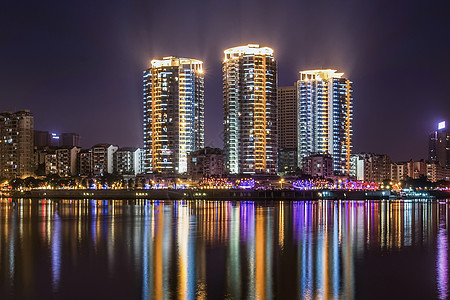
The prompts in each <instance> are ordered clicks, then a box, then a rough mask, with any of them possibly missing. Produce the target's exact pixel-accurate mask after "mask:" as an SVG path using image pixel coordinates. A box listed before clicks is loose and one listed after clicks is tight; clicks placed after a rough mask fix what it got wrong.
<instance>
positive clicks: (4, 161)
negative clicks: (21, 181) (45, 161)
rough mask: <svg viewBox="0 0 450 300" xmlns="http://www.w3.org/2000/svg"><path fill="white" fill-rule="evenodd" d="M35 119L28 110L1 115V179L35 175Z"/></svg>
mask: <svg viewBox="0 0 450 300" xmlns="http://www.w3.org/2000/svg"><path fill="white" fill-rule="evenodd" d="M33 135H34V119H33V116H32V115H31V113H30V112H29V111H28V110H24V111H18V112H16V113H10V112H4V113H1V114H0V177H4V178H8V179H12V178H17V177H21V178H23V177H28V176H33V175H34V169H35V166H34V137H33Z"/></svg>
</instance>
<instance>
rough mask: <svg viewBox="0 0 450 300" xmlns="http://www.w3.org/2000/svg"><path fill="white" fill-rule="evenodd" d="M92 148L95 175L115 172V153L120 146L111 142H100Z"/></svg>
mask: <svg viewBox="0 0 450 300" xmlns="http://www.w3.org/2000/svg"><path fill="white" fill-rule="evenodd" d="M91 149H92V173H93V175H96V176H103V175H105V174H112V173H113V172H114V153H115V152H116V151H117V149H119V147H117V146H114V145H111V144H98V145H95V146H93V147H92V148H91Z"/></svg>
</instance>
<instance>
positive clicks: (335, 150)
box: [297, 70, 353, 174]
mask: <svg viewBox="0 0 450 300" xmlns="http://www.w3.org/2000/svg"><path fill="white" fill-rule="evenodd" d="M343 75H344V73H336V70H309V71H301V72H300V80H299V81H298V83H297V87H298V101H299V102H298V161H299V162H301V161H302V159H303V157H307V156H309V155H311V154H312V153H328V154H330V155H331V156H332V157H333V169H334V171H335V172H337V173H339V174H348V173H349V169H350V154H351V150H352V120H353V98H352V82H351V81H350V80H348V79H346V78H344V77H343Z"/></svg>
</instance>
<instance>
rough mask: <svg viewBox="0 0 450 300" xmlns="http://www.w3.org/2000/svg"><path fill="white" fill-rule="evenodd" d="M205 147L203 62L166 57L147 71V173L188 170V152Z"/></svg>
mask: <svg viewBox="0 0 450 300" xmlns="http://www.w3.org/2000/svg"><path fill="white" fill-rule="evenodd" d="M203 147H204V74H203V62H201V61H199V60H196V59H189V58H176V57H164V58H163V59H162V60H152V61H151V67H150V68H149V69H147V70H146V71H144V151H145V172H146V173H163V174H182V173H186V172H187V153H188V152H191V151H195V150H198V149H201V148H203Z"/></svg>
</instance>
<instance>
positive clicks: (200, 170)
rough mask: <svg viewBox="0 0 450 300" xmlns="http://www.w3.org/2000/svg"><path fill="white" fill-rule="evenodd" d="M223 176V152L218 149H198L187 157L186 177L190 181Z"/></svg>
mask: <svg viewBox="0 0 450 300" xmlns="http://www.w3.org/2000/svg"><path fill="white" fill-rule="evenodd" d="M223 174H224V156H223V151H222V150H221V149H218V148H209V147H206V148H204V149H200V150H197V151H194V152H191V153H189V155H188V176H189V177H190V178H192V179H199V178H202V177H209V176H217V177H221V176H223Z"/></svg>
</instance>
